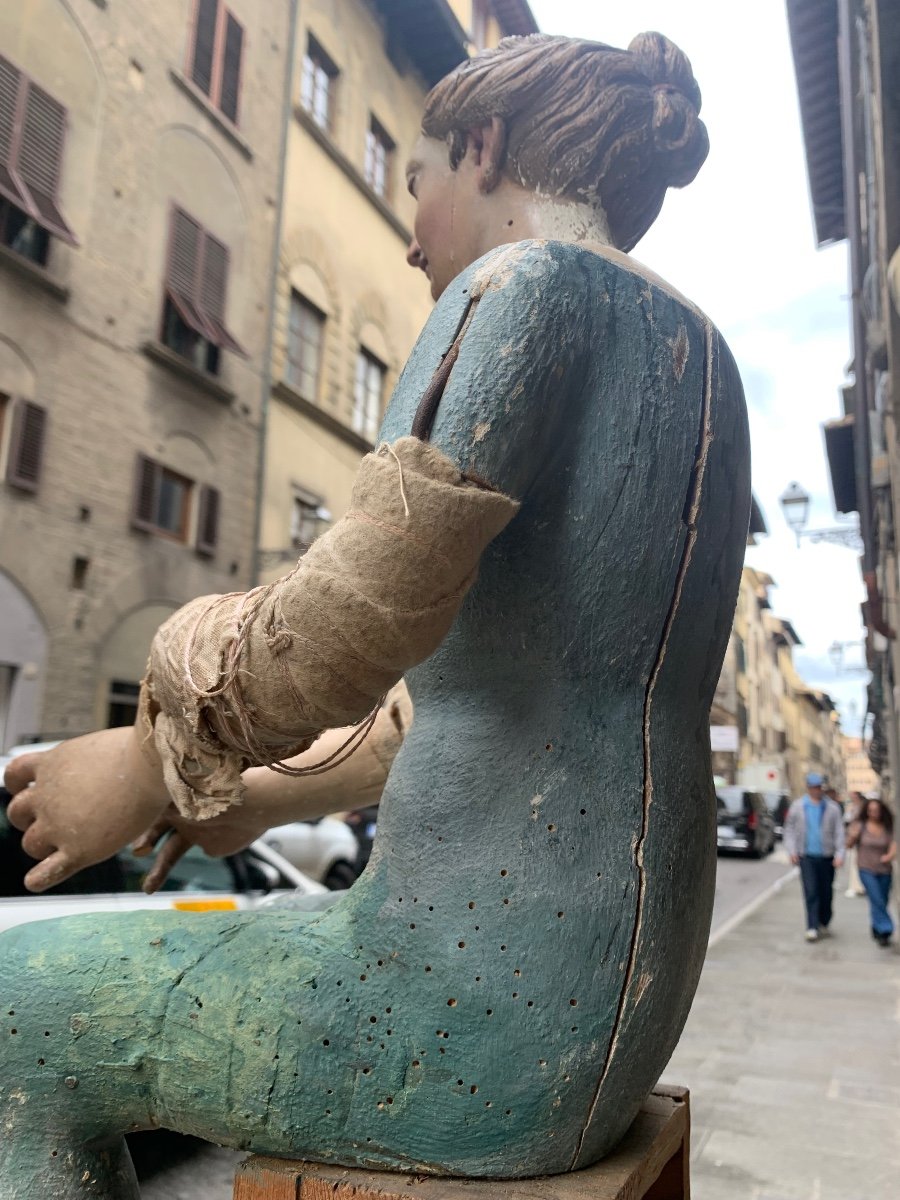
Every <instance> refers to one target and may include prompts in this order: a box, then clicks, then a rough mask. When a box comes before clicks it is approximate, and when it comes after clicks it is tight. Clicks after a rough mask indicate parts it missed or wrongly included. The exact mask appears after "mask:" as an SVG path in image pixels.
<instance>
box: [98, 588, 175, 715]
mask: <svg viewBox="0 0 900 1200" xmlns="http://www.w3.org/2000/svg"><path fill="white" fill-rule="evenodd" d="M177 607H178V606H177V605H176V604H162V603H157V604H142V605H141V606H140V608H135V609H133V610H132V611H131V612H130V613H128V614H127V615H126V616H124V617H123V618H122V620H121V621H119V623H118V624H117V625H116V626H115V627H114V628H113V630H112V632H111V633H110V634H109V637H107V639H106V641H105V643H104V645H103V648H102V650H101V651H100V661H99V665H98V671H97V679H98V691H97V702H96V724H97V727H98V728H99V729H109V728H112V727H113V726H119V725H130V724H131V723H132V722H133V721H134V718H135V716H136V714H137V700H138V691H139V688H140V682H141V679H142V678H143V677H144V671H145V669H146V666H147V655H148V654H149V653H150V643H151V641H152V640H153V635H154V634H155V633H156V631H157V629H158V628H159V627H160V625H161V624H162V623H163V621H165V620H166V619H167V618H168V617H170V616H171V615H172V613H173V612H175V610H176V608H177Z"/></svg>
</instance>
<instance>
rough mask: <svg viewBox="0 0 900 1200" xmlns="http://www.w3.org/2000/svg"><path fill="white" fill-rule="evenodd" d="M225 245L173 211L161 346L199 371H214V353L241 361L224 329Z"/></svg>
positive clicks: (240, 351) (216, 359)
mask: <svg viewBox="0 0 900 1200" xmlns="http://www.w3.org/2000/svg"><path fill="white" fill-rule="evenodd" d="M228 257H229V256H228V247H227V246H224V245H223V244H222V243H221V242H220V241H218V240H217V239H216V238H214V237H213V236H212V234H211V233H207V232H206V231H205V230H204V229H203V228H202V227H201V226H200V225H199V224H198V223H197V222H196V221H195V220H194V219H193V218H192V217H189V216H188V215H187V213H185V212H183V211H182V210H181V209H180V208H173V210H172V219H171V226H170V229H169V260H168V264H167V267H166V290H165V303H164V305H163V321H162V333H161V338H162V341H163V343H164V344H165V345H166V346H168V347H169V349H170V350H174V351H175V353H176V354H180V355H181V356H182V358H186V359H188V361H189V362H191V363H193V365H194V366H195V367H197V368H198V369H199V370H201V371H208V372H209V373H210V374H212V375H216V374H218V371H219V351H220V350H232V351H234V353H235V354H240V355H242V356H243V357H246V355H245V353H244V351H243V349H242V348H241V346H240V344H239V343H238V342H237V341H236V340H235V339H234V338H233V337H232V336H231V334H230V333H229V332H228V330H227V328H226V327H225V294H226V288H227V284H228Z"/></svg>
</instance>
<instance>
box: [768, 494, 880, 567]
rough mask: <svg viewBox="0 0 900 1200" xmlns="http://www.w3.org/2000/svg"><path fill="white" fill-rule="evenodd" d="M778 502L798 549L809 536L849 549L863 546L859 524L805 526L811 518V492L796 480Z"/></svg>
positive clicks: (858, 548) (811, 539)
mask: <svg viewBox="0 0 900 1200" xmlns="http://www.w3.org/2000/svg"><path fill="white" fill-rule="evenodd" d="M778 502H779V504H780V505H781V511H782V512H783V513H784V519H785V521H787V523H788V525H789V527H790V528H791V529H793V531H794V536H795V537H796V539H797V547H798V549H799V547H800V539H801V537H806V538H809V540H810V541H811V542H831V543H833V544H834V545H836V546H846V547H847V549H848V550H861V549H862V548H863V546H862V538H861V537H860V536H859V527H858V526H857V525H838V526H836V527H835V528H833V529H806V528H804V527H805V525H806V522H807V521H808V520H809V492H807V491H804V489H803V488H802V487H801V486H800V484H799V483H797V482H796V481H794V482H793V483H789V484H788V486H787V487H786V488H785V490H784V491H783V492H782V494H781V496H780V497H779V499H778Z"/></svg>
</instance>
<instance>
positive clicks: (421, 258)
mask: <svg viewBox="0 0 900 1200" xmlns="http://www.w3.org/2000/svg"><path fill="white" fill-rule="evenodd" d="M406 261H407V262H408V263H409V265H410V266H411V267H418V268H419V270H420V271H424V270H425V255H424V254H423V252H422V247H421V246H420V245H419V243H418V241H417V240H416V238H413V239H412V241H411V242H410V243H409V245H408V246H407V248H406Z"/></svg>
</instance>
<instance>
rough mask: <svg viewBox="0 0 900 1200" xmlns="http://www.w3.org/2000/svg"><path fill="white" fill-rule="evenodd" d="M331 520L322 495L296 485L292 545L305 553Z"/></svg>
mask: <svg viewBox="0 0 900 1200" xmlns="http://www.w3.org/2000/svg"><path fill="white" fill-rule="evenodd" d="M330 521H331V513H330V512H329V511H328V509H327V508H325V507H323V505H322V499H321V497H320V496H314V495H313V494H312V492H307V491H305V490H304V489H302V488H298V487H295V488H294V494H293V497H292V499H291V545H292V547H293V548H294V549H295V550H296V551H297V552H298V553H300V554H303V553H305V552H306V551H307V550H308V549H309V547H310V546H311V545H312V543H313V542H314V541H315V540H316V538H317V537H318V536H319V534H321V533H324V531H325V529H326V528H327V527H328V524H329V522H330Z"/></svg>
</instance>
